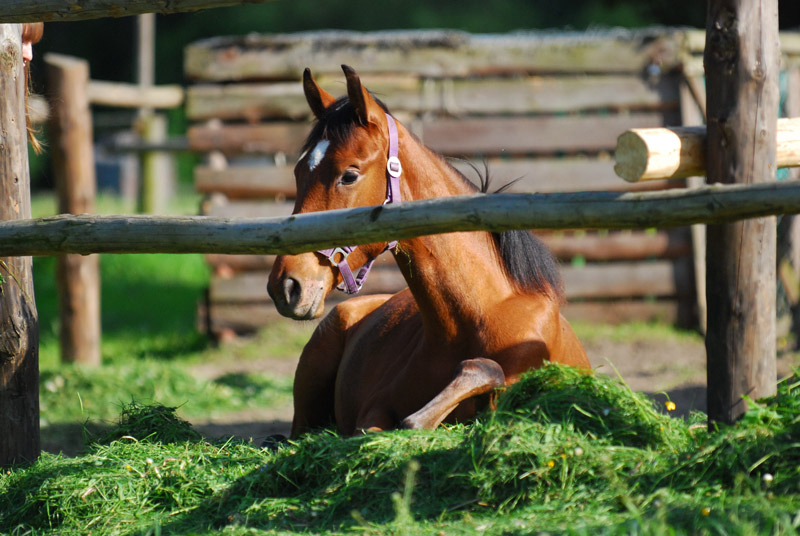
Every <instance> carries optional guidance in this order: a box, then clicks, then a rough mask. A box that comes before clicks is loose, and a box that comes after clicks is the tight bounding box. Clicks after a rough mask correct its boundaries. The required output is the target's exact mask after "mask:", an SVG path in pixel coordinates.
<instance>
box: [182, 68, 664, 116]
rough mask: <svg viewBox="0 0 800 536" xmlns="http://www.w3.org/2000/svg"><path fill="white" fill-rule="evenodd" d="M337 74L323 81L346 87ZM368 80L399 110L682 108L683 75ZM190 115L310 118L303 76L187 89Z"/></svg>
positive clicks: (368, 77) (372, 88)
mask: <svg viewBox="0 0 800 536" xmlns="http://www.w3.org/2000/svg"><path fill="white" fill-rule="evenodd" d="M337 82H338V81H337V80H333V79H332V77H329V76H328V77H319V78H318V79H317V83H319V84H320V85H322V86H323V87H325V86H329V87H330V88H331V92H334V91H335V90H337V88H338V90H341V88H340V87H339V86H340V84H337ZM362 83H363V84H364V86H365V87H367V88H369V90H370V91H372V92H373V93H374V94H375V95H378V96H379V98H380V99H381V100H382V101H383V102H384V103H386V105H387V106H388V107H389V109H390V110H392V111H393V112H395V113H397V112H410V113H414V114H424V113H449V114H456V115H458V114H479V115H492V114H494V115H503V114H534V113H560V112H571V113H574V112H578V111H585V110H607V109H612V110H646V109H653V110H665V109H676V108H677V107H678V97H677V86H678V84H677V79H676V77H674V76H665V77H663V78H660V79H659V80H658V82H656V83H654V84H651V83H649V82H647V81H645V80H643V79H642V77H641V76H618V75H594V76H566V77H555V76H533V77H531V76H517V77H512V78H507V77H488V78H465V79H420V78H417V77H415V76H410V75H409V76H387V75H383V76H381V75H366V76H364V77H363V78H362ZM186 113H187V116H188V117H189V119H192V120H194V121H204V120H207V119H214V118H218V119H223V120H236V119H244V120H246V121H249V122H251V123H253V122H257V121H260V120H264V119H269V120H275V119H303V118H308V117H310V112H309V110H308V104H306V100H305V96H304V95H303V91H302V87H301V85H300V84H299V83H297V82H275V83H272V84H265V83H246V84H199V85H195V86H191V87H189V88H188V89H187V90H186Z"/></svg>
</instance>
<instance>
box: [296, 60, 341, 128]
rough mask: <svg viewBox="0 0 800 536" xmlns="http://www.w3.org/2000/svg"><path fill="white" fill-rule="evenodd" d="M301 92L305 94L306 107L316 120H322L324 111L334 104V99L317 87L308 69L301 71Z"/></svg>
mask: <svg viewBox="0 0 800 536" xmlns="http://www.w3.org/2000/svg"><path fill="white" fill-rule="evenodd" d="M303 92H304V93H305V94H306V101H307V102H308V106H309V107H310V108H311V111H312V112H313V113H314V117H316V118H317V119H322V118H323V116H324V115H325V109H326V108H327V107H328V106H330V105H331V104H333V103H334V102H336V97H334V96H333V95H331V94H330V93H328V92H327V91H325V90H324V89H322V88H321V87H319V86H318V85H317V83H316V82H315V81H314V78H313V77H312V76H311V69H309V68H308V67H306V70H305V71H303Z"/></svg>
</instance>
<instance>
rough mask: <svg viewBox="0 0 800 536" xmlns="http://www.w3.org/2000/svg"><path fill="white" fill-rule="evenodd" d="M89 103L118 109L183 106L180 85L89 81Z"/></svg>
mask: <svg viewBox="0 0 800 536" xmlns="http://www.w3.org/2000/svg"><path fill="white" fill-rule="evenodd" d="M88 92H89V102H91V103H92V104H98V105H100V106H113V107H116V108H142V107H147V108H176V107H178V106H180V105H181V104H183V88H182V87H181V86H179V85H169V86H139V85H136V84H124V83H122V82H106V81H104V80H90V81H89V87H88Z"/></svg>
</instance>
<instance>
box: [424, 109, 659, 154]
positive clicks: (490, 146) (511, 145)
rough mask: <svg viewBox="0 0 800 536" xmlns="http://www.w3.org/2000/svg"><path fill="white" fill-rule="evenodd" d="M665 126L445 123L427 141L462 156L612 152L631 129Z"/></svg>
mask: <svg viewBox="0 0 800 536" xmlns="http://www.w3.org/2000/svg"><path fill="white" fill-rule="evenodd" d="M663 125H664V118H663V116H662V115H661V114H657V113H641V114H630V115H582V116H569V117H552V116H551V117H546V116H544V117H495V118H468V119H439V120H436V121H431V122H425V123H423V126H422V136H421V137H422V140H423V142H424V143H425V145H427V146H428V147H430V148H431V149H433V150H434V151H438V152H440V153H443V154H447V155H456V156H458V155H464V154H484V155H501V154H502V155H519V154H532V153H539V154H553V153H577V152H584V151H588V152H597V151H609V152H610V151H612V150H613V149H614V147H615V145H616V141H617V137H618V136H619V135H620V134H622V133H623V132H625V131H626V130H628V129H631V128H636V127H657V126H663Z"/></svg>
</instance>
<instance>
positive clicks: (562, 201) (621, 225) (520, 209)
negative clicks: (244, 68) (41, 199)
mask: <svg viewBox="0 0 800 536" xmlns="http://www.w3.org/2000/svg"><path fill="white" fill-rule="evenodd" d="M799 212H800V184H798V183H793V182H783V183H772V184H756V185H735V186H706V187H703V188H698V189H696V190H691V191H684V190H666V191H659V192H642V193H624V194H616V193H610V192H609V193H572V194H495V195H468V196H457V197H448V198H438V199H428V200H425V201H410V202H403V203H400V204H397V205H382V206H377V207H359V208H353V209H344V210H331V211H325V212H316V213H310V214H303V215H294V216H289V217H285V218H254V219H247V220H241V219H238V220H231V219H227V218H207V217H203V216H184V217H171V218H169V217H155V216H149V217H148V216H93V215H84V216H70V215H61V216H53V217H50V218H42V219H38V220H26V221H22V222H16V221H11V222H3V223H0V255H5V256H10V255H54V254H59V253H81V254H88V253H237V254H269V253H277V254H286V253H301V252H304V251H313V250H317V249H322V248H327V247H335V246H336V245H341V244H342V243H343V242H345V243H347V244H368V243H372V242H378V241H388V240H392V239H397V240H404V239H407V238H412V237H415V236H421V235H429V234H437V233H446V232H454V231H477V230H488V231H505V230H509V229H575V228H596V229H612V228H616V229H631V228H650V227H673V226H682V225H688V224H692V223H700V222H705V223H723V222H729V221H735V220H740V219H745V218H756V217H761V216H764V215H769V214H789V213H792V214H795V213H799Z"/></svg>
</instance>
